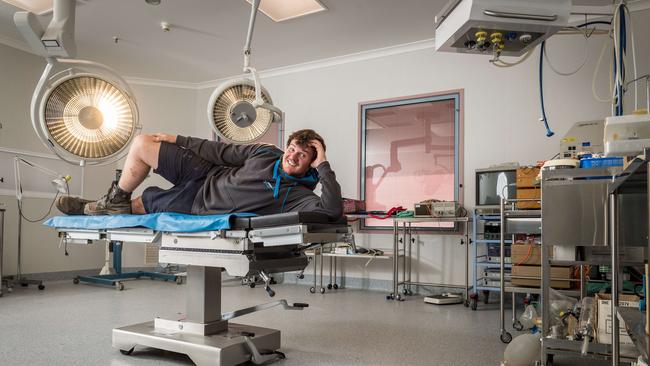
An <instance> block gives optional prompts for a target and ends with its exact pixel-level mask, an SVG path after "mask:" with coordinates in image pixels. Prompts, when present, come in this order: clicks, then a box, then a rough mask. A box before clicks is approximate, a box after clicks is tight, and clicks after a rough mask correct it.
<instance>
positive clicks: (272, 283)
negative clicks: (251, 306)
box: [269, 278, 278, 285]
mask: <svg viewBox="0 0 650 366" xmlns="http://www.w3.org/2000/svg"><path fill="white" fill-rule="evenodd" d="M277 284H278V283H277V282H276V281H275V278H271V281H270V282H269V285H277Z"/></svg>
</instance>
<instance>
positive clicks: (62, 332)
mask: <svg viewBox="0 0 650 366" xmlns="http://www.w3.org/2000/svg"><path fill="white" fill-rule="evenodd" d="M46 286H47V288H46V289H45V290H44V291H38V290H37V289H35V288H33V287H30V288H17V289H15V290H14V291H13V292H12V293H5V295H4V296H3V297H2V298H0V365H3V366H6V365H113V366H122V365H134V366H145V365H191V364H192V363H191V361H190V360H189V358H187V357H186V356H184V355H179V354H173V353H169V352H163V351H158V350H153V349H143V348H136V351H135V352H134V353H133V354H132V355H131V356H125V355H122V354H120V352H119V351H118V350H116V349H113V348H112V347H111V329H112V328H113V327H120V326H125V325H129V324H133V323H140V322H144V321H148V320H151V319H152V318H153V316H154V315H158V316H161V317H169V318H175V317H176V316H177V314H178V312H179V311H182V310H183V308H184V303H185V299H184V298H185V290H186V286H184V285H176V284H173V283H166V282H159V281H151V280H139V281H130V282H127V283H126V289H125V290H124V291H116V290H112V289H108V288H104V287H97V286H91V285H84V284H80V285H73V284H72V283H71V281H56V282H48V283H46ZM274 289H275V291H276V292H277V295H276V299H281V298H285V299H287V300H288V301H289V302H306V303H309V304H310V307H309V308H308V309H305V310H304V311H284V310H282V309H280V308H274V309H271V310H266V311H263V312H259V313H255V314H250V315H246V316H244V317H242V318H239V319H238V320H237V321H238V322H241V323H245V324H251V325H258V326H263V327H269V328H276V329H280V330H281V331H282V351H283V352H285V353H286V355H287V359H286V360H283V361H279V362H276V363H274V364H273V365H278V366H288V365H499V364H500V362H501V359H502V355H503V351H504V349H505V345H504V344H502V343H501V342H500V341H499V339H498V332H497V330H498V320H499V314H498V305H496V304H489V305H483V304H480V306H479V309H478V310H477V311H471V310H469V309H467V308H465V307H463V306H462V305H446V306H436V305H428V304H425V303H424V302H423V301H422V298H421V297H416V296H414V297H409V298H408V300H407V301H404V302H393V301H386V300H385V299H384V293H381V292H375V291H362V290H353V289H340V290H337V291H332V292H329V293H326V294H324V295H321V294H310V293H309V292H308V288H307V287H305V286H299V285H276V287H275V288H274ZM223 296H224V297H223V305H222V311H231V310H236V309H238V308H243V307H247V306H252V305H256V304H260V303H265V302H268V301H270V300H269V298H268V296H267V295H266V292H265V291H264V290H263V289H261V288H259V287H258V288H255V289H251V288H248V287H243V286H241V285H239V283H238V282H235V281H229V282H225V283H224V288H223ZM513 333H516V332H513ZM515 335H516V334H515ZM555 365H595V363H593V362H581V361H580V360H575V359H557V358H556V362H555Z"/></svg>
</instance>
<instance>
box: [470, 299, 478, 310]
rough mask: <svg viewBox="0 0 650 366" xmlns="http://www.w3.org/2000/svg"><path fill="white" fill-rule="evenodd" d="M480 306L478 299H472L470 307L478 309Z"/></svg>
mask: <svg viewBox="0 0 650 366" xmlns="http://www.w3.org/2000/svg"><path fill="white" fill-rule="evenodd" d="M477 308H478V300H476V299H472V300H471V301H470V309H472V310H476V309H477Z"/></svg>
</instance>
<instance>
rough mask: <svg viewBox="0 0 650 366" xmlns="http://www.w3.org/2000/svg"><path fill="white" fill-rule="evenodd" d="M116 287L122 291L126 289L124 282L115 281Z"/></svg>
mask: <svg viewBox="0 0 650 366" xmlns="http://www.w3.org/2000/svg"><path fill="white" fill-rule="evenodd" d="M115 289H116V290H117V291H122V290H124V284H123V283H122V282H115Z"/></svg>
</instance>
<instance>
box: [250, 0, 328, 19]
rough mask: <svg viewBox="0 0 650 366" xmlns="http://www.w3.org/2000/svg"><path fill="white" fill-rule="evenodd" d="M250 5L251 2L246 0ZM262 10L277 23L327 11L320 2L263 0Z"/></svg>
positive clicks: (313, 0)
mask: <svg viewBox="0 0 650 366" xmlns="http://www.w3.org/2000/svg"><path fill="white" fill-rule="evenodd" d="M246 1H247V2H248V3H249V4H250V3H251V0H246ZM260 10H261V11H262V13H264V14H266V16H268V17H269V18H271V19H273V21H275V22H282V21H285V20H289V19H293V18H298V17H301V16H304V15H308V14H313V13H318V12H321V11H324V10H327V8H326V7H325V5H323V4H322V3H321V2H320V1H319V0H263V1H261V2H260Z"/></svg>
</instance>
